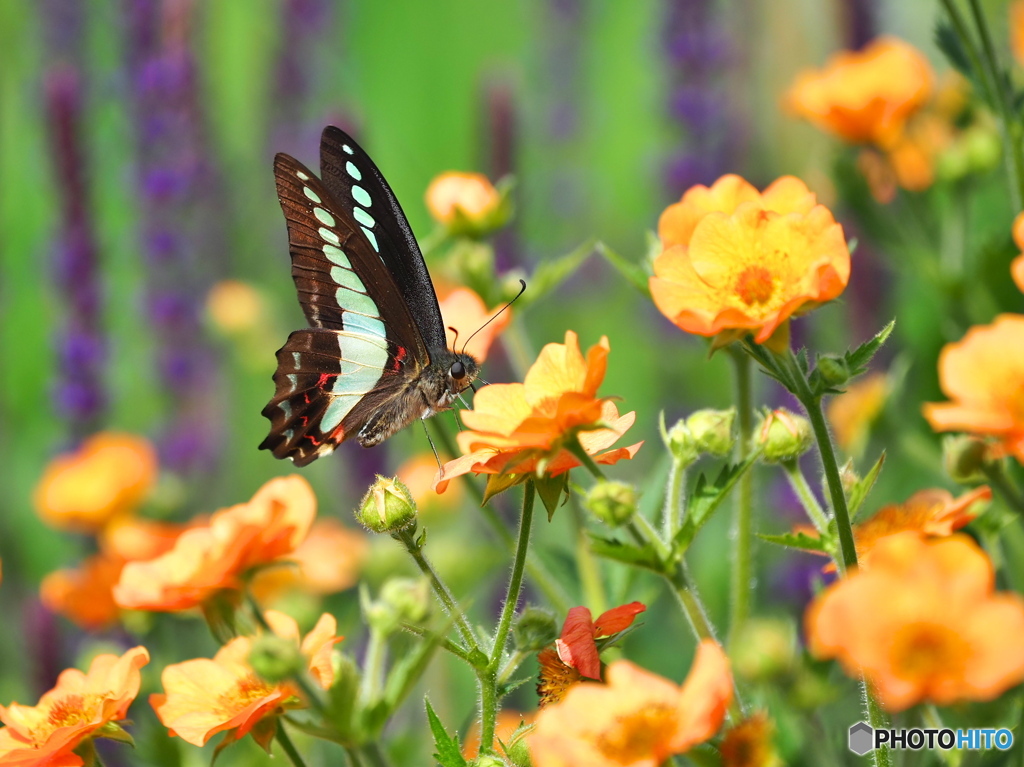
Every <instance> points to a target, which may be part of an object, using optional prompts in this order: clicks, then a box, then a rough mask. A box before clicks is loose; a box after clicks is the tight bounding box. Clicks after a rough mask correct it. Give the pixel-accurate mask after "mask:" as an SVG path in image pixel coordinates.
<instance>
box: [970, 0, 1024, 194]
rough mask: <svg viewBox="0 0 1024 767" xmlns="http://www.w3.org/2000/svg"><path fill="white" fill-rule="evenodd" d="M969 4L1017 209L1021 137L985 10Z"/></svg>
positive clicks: (1022, 182) (1023, 186)
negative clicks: (989, 81)
mask: <svg viewBox="0 0 1024 767" xmlns="http://www.w3.org/2000/svg"><path fill="white" fill-rule="evenodd" d="M969 5H970V8H971V15H972V16H973V17H974V25H975V26H976V27H977V28H978V36H979V37H980V38H981V50H982V53H983V55H984V58H985V64H986V66H987V67H988V72H989V78H990V80H991V82H992V88H993V96H994V99H995V100H994V103H995V105H996V109H997V110H998V112H999V116H1000V125H1001V128H1002V135H1003V150H1004V152H1005V153H1006V166H1007V173H1008V175H1009V181H1010V201H1011V203H1012V205H1013V210H1014V212H1017V211H1019V210H1020V209H1021V207H1022V205H1024V154H1022V152H1021V146H1020V141H1018V140H1017V138H1018V137H1017V134H1018V131H1017V130H1016V124H1017V121H1016V120H1015V119H1014V113H1013V104H1012V95H1011V94H1010V93H1009V92H1008V91H1007V84H1006V81H1005V78H1004V77H1003V72H1002V70H1001V69H1000V67H999V60H998V59H997V58H996V49H995V46H994V45H993V44H992V35H991V33H990V32H989V29H988V23H987V22H986V21H985V14H984V13H982V10H981V4H980V3H979V2H978V0H970V2H969Z"/></svg>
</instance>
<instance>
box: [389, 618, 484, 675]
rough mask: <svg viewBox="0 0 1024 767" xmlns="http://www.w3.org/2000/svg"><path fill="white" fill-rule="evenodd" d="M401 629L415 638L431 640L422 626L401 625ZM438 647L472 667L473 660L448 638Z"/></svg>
mask: <svg viewBox="0 0 1024 767" xmlns="http://www.w3.org/2000/svg"><path fill="white" fill-rule="evenodd" d="M402 628H403V629H405V630H406V631H408V632H409V633H410V634H415V635H416V636H418V637H422V638H423V639H432V637H431V636H430V632H429V631H427V629H425V628H423V627H422V626H416V625H414V624H412V623H403V624H402ZM438 646H439V647H440V648H441V649H442V650H447V651H448V652H450V653H451V654H452V655H454V656H455V657H456V658H461V659H462V660H464V661H465V662H466V663H468V664H470V665H473V659H472V658H470V657H469V653H468V652H466V650H465V649H463V648H462V647H460V646H459V645H458V644H456V643H455V642H453V641H452V640H450V639H448V638H442V639H441V640H440V641H439V642H438Z"/></svg>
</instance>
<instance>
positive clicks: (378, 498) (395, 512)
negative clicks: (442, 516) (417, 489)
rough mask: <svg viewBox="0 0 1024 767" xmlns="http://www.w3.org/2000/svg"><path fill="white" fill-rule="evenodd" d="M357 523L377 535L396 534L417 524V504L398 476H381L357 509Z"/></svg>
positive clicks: (371, 486)
mask: <svg viewBox="0 0 1024 767" xmlns="http://www.w3.org/2000/svg"><path fill="white" fill-rule="evenodd" d="M356 520H358V521H359V522H360V523H361V524H362V525H364V526H365V527H366V528H367V529H368V530H371V531H372V532H375V533H396V532H398V531H400V530H404V529H405V528H406V527H408V526H409V525H411V524H413V523H414V522H415V521H416V501H414V500H413V497H412V493H411V492H409V488H408V487H406V486H405V483H404V482H402V481H401V480H399V479H398V478H397V477H395V478H392V477H382V476H380V475H378V476H377V479H376V480H375V481H374V483H373V484H372V485H370V489H369V490H367V491H366V495H364V496H363V500H362V501H361V502H360V504H359V508H358V509H357V510H356Z"/></svg>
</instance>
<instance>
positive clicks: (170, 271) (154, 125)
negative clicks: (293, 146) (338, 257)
mask: <svg viewBox="0 0 1024 767" xmlns="http://www.w3.org/2000/svg"><path fill="white" fill-rule="evenodd" d="M124 7H125V11H126V13H125V18H126V35H127V39H126V46H125V50H126V57H127V61H126V64H127V69H128V72H129V83H130V86H131V97H132V102H133V110H134V117H135V140H136V150H137V151H136V178H137V180H138V190H139V205H140V211H141V225H140V233H141V245H142V249H143V253H144V257H145V264H146V267H147V290H146V296H145V302H146V308H147V313H148V315H149V319H150V322H151V323H152V327H153V334H154V346H155V349H156V364H157V371H158V374H159V378H160V383H161V384H162V387H163V389H164V391H165V393H166V395H167V399H168V402H169V405H170V409H169V413H168V415H167V419H166V425H165V427H164V433H163V434H162V436H161V437H160V440H159V447H160V453H161V459H162V463H163V464H164V465H165V466H167V467H169V468H171V469H173V470H177V471H188V470H193V469H197V468H200V467H206V466H208V464H209V462H210V461H211V460H212V459H213V458H214V457H215V455H216V452H217V451H216V448H217V439H218V437H219V433H218V431H217V430H218V429H219V428H220V423H219V421H218V420H217V419H216V418H213V417H211V413H210V412H208V411H209V410H210V409H211V408H215V407H216V404H217V400H216V392H217V390H218V387H217V380H216V366H215V361H214V357H213V354H212V352H211V350H210V348H209V346H208V344H207V342H206V339H205V337H204V332H203V325H202V309H203V305H202V300H203V297H204V296H205V295H206V293H207V290H208V288H209V286H210V284H211V283H212V281H213V279H214V278H215V277H216V276H217V275H218V272H220V271H221V269H222V258H223V256H222V254H224V253H226V252H227V248H226V247H224V246H223V245H222V244H221V242H220V238H221V237H222V235H221V232H222V230H223V229H224V228H225V227H224V224H223V221H222V220H221V219H222V217H223V206H222V205H220V206H219V205H218V204H217V202H218V199H219V195H218V191H219V190H218V184H217V180H218V179H217V177H216V174H215V173H214V171H213V167H212V165H211V163H210V161H209V157H208V153H207V151H206V141H205V135H204V129H203V126H204V122H205V120H204V115H203V114H202V111H201V109H200V106H199V104H200V99H199V94H198V91H197V74H196V63H195V59H194V56H193V54H192V35H191V31H192V23H193V11H194V4H193V3H192V2H190V0H125V6H124Z"/></svg>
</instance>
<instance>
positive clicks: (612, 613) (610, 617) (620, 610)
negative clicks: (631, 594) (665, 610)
mask: <svg viewBox="0 0 1024 767" xmlns="http://www.w3.org/2000/svg"><path fill="white" fill-rule="evenodd" d="M646 609H647V605H645V604H644V603H643V602H630V603H629V604H628V605H619V606H618V607H613V608H612V609H611V610H607V611H605V612H603V613H601V615H600V616H598V619H597V620H596V621H594V636H596V637H603V636H611V635H612V634H617V633H619V632H620V631H623V630H625V629H627V628H629V627H630V626H632V625H633V621H634V620H636V616H637V615H639V614H640V613H642V612H644V611H645V610H646Z"/></svg>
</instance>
